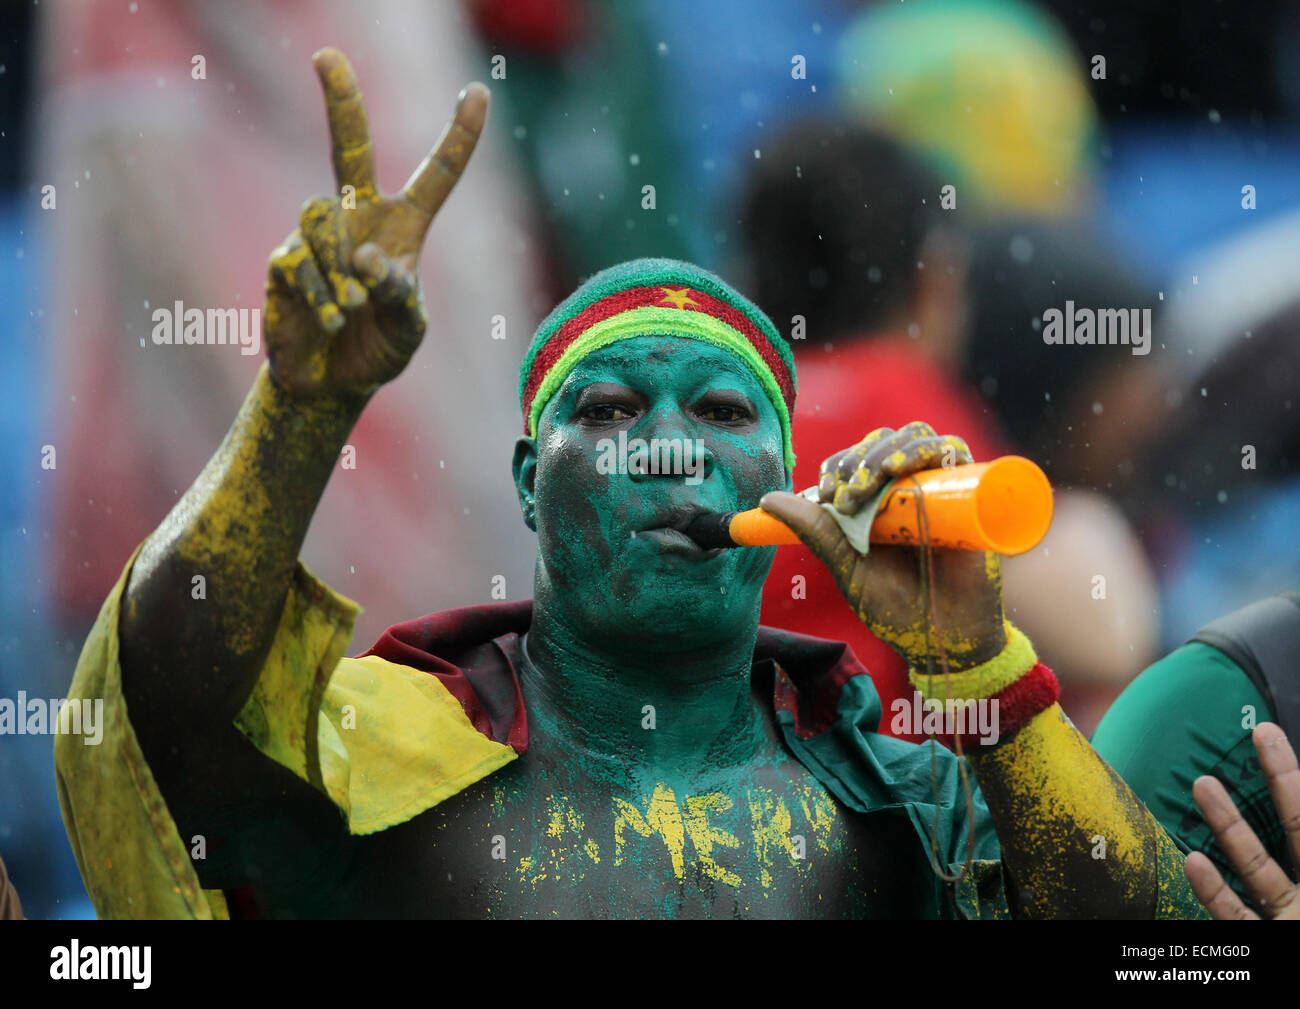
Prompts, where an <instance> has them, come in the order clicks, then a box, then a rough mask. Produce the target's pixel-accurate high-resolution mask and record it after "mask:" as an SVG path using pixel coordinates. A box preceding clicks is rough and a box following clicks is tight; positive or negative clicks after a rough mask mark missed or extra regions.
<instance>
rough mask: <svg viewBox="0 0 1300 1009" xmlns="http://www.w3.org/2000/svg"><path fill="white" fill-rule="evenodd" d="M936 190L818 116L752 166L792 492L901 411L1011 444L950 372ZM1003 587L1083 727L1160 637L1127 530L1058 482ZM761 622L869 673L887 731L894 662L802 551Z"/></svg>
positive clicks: (792, 555)
mask: <svg viewBox="0 0 1300 1009" xmlns="http://www.w3.org/2000/svg"><path fill="white" fill-rule="evenodd" d="M938 193H939V184H938V182H937V180H936V178H935V177H934V176H933V175H931V174H930V173H929V172H928V171H926V170H925V169H924V168H923V167H922V166H921V165H919V164H917V163H916V162H915V160H914V159H913V158H912V157H911V156H909V155H908V154H907V153H906V152H904V151H903V150H902V149H900V148H899V147H898V146H897V145H896V144H894V143H892V142H891V141H889V140H887V139H885V138H884V137H882V136H881V135H879V134H877V133H873V132H871V131H868V130H864V129H862V128H861V127H849V126H844V125H836V124H831V123H812V124H805V125H803V126H800V127H795V128H793V129H792V130H790V131H789V132H788V133H787V134H786V135H785V136H783V137H782V138H781V139H779V140H778V141H777V142H776V143H775V144H773V145H770V150H769V153H768V154H767V156H765V157H764V158H763V159H762V161H761V163H760V164H759V165H758V166H757V167H756V169H755V172H754V174H753V177H752V179H751V182H750V185H749V187H748V189H747V191H746V194H745V198H744V203H743V210H742V222H743V226H744V231H745V234H746V235H747V236H748V238H749V242H750V248H751V249H752V255H753V271H754V276H755V278H756V280H755V283H754V287H753V290H754V294H755V296H756V298H757V300H758V302H759V304H760V305H762V306H763V307H764V309H765V310H767V311H768V312H769V313H771V314H772V316H773V318H774V319H775V320H776V323H777V325H778V326H779V327H781V328H784V329H787V331H788V332H790V333H791V334H792V337H793V338H794V339H795V340H796V342H795V344H794V345H795V347H796V348H797V349H796V351H795V357H796V363H797V366H798V370H799V398H798V401H797V405H796V412H795V418H794V437H795V451H796V452H797V453H798V455H799V461H798V463H797V466H796V471H795V476H794V483H795V487H796V489H801V488H803V487H806V486H809V485H811V484H814V483H816V479H817V474H818V468H819V466H820V463H821V461H822V460H823V459H824V458H825V457H826V456H829V455H830V454H832V453H833V452H835V451H837V450H839V449H842V448H845V447H847V446H849V445H851V444H853V443H854V442H856V441H857V440H858V439H860V438H861V437H862V436H863V435H865V434H866V433H867V432H869V431H871V430H873V429H874V428H877V427H882V426H889V427H894V428H897V427H901V426H902V425H903V424H905V423H907V422H909V421H912V420H918V419H921V420H925V421H927V422H928V423H930V424H932V425H933V426H934V427H935V428H936V430H938V431H940V432H941V433H944V434H956V435H959V436H961V437H963V438H964V439H965V440H966V441H967V443H968V444H969V445H970V447H971V450H972V453H973V455H974V456H975V458H976V459H977V460H986V459H990V458H993V457H995V456H998V455H1001V454H1004V453H1005V452H1007V451H1008V443H1007V442H1006V441H1005V439H1004V437H1003V436H1002V434H1001V432H1000V431H999V428H998V425H997V423H996V421H995V420H994V419H993V417H992V415H991V414H990V412H989V408H988V407H987V406H984V405H982V404H981V403H980V401H979V399H978V397H977V396H975V395H974V393H973V391H972V390H971V389H970V388H969V387H968V386H966V385H965V384H964V383H963V381H962V379H961V362H962V360H963V359H964V357H965V355H966V353H967V348H966V339H967V333H968V312H969V303H970V295H969V294H968V285H967V281H966V270H967V262H968V257H967V254H966V239H965V236H964V235H962V234H961V232H960V231H959V230H958V228H957V225H956V223H955V222H956V221H958V220H960V218H959V216H958V215H957V214H955V213H952V212H946V211H943V210H941V209H939V206H938ZM977 297H978V295H977ZM800 318H802V320H803V322H802V325H803V326H805V327H806V335H805V340H806V342H805V343H800V342H798V340H799V336H798V333H799V329H798V328H797V327H798V326H799V325H800V321H799V320H800ZM1026 321H1028V320H1026ZM1025 331H1026V332H1030V331H1029V328H1028V326H1026V327H1025ZM1053 349H1056V348H1053ZM1093 349H1094V350H1095V349H1096V348H1093ZM1009 350H1010V352H1013V353H1014V352H1015V351H1014V350H1013V349H1010V348H1009ZM1098 572H1105V574H1106V576H1107V577H1108V578H1109V579H1111V580H1112V581H1113V584H1114V587H1113V588H1111V589H1110V590H1109V591H1108V592H1107V594H1106V597H1105V598H1104V599H1100V600H1099V599H1097V598H1096V596H1095V595H1094V594H1091V593H1090V589H1091V588H1092V587H1093V586H1094V583H1093V581H1092V579H1093V577H1094V575H1095V574H1096V573H1098ZM1005 581H1006V601H1007V607H1008V615H1009V616H1011V618H1012V619H1014V620H1016V621H1017V622H1018V623H1019V624H1020V625H1021V626H1022V627H1024V629H1025V630H1026V632H1027V633H1028V634H1029V635H1030V636H1031V637H1032V638H1034V639H1035V640H1036V641H1038V643H1039V647H1040V648H1041V650H1042V653H1043V654H1044V655H1047V656H1051V660H1052V661H1053V662H1054V663H1055V664H1056V666H1057V668H1058V671H1059V672H1060V675H1061V677H1062V681H1063V697H1064V700H1065V704H1066V706H1067V710H1069V711H1070V712H1071V714H1072V717H1075V718H1076V721H1078V722H1079V723H1080V724H1081V725H1084V726H1085V727H1086V728H1088V729H1090V728H1091V725H1092V724H1095V721H1096V719H1097V718H1099V717H1100V713H1101V711H1102V710H1104V706H1105V704H1106V703H1108V702H1109V700H1110V698H1111V697H1113V696H1114V694H1115V693H1116V692H1117V691H1118V689H1119V687H1120V686H1122V684H1123V683H1124V682H1126V681H1127V679H1128V678H1129V677H1130V676H1131V675H1132V673H1133V672H1135V671H1136V669H1137V668H1138V667H1139V665H1138V664H1140V663H1143V662H1145V661H1146V660H1147V659H1148V657H1149V654H1150V651H1151V649H1152V648H1153V647H1154V643H1155V641H1154V638H1155V634H1154V613H1155V609H1156V600H1155V594H1154V582H1153V579H1152V578H1151V576H1150V574H1149V573H1148V571H1147V567H1146V562H1145V559H1144V557H1143V555H1142V551H1141V549H1140V547H1139V545H1138V544H1137V541H1136V540H1135V539H1134V537H1133V535H1132V533H1131V531H1130V530H1129V528H1128V525H1127V523H1126V522H1125V520H1124V519H1123V517H1122V516H1121V515H1120V514H1119V513H1118V511H1117V510H1116V509H1115V508H1114V507H1113V506H1112V505H1110V504H1109V503H1108V502H1106V501H1105V500H1104V499H1102V498H1100V497H1098V496H1096V495H1088V494H1084V493H1076V492H1069V491H1066V490H1064V489H1061V490H1060V491H1058V495H1057V514H1056V518H1055V522H1054V526H1053V530H1052V532H1051V533H1050V534H1049V537H1048V539H1047V540H1046V541H1045V542H1044V544H1043V546H1040V547H1039V548H1037V549H1036V550H1035V551H1033V552H1031V553H1030V554H1028V555H1025V556H1023V557H1020V558H1014V559H1009V560H1008V561H1007V562H1006V564H1005ZM763 619H764V621H765V622H767V623H771V624H775V625H777V626H782V627H788V628H790V629H792V630H797V631H800V632H802V633H807V634H815V635H818V636H822V637H829V638H836V639H841V640H845V641H848V642H849V643H850V645H851V646H852V647H853V649H854V651H855V652H856V653H857V655H858V656H859V658H861V659H862V660H863V662H864V664H865V665H866V666H867V668H868V669H869V670H870V671H871V673H872V676H873V679H874V680H875V682H876V685H877V690H878V692H879V693H880V695H881V700H882V703H883V704H884V707H885V712H886V716H887V717H886V719H885V722H883V723H882V726H883V727H884V728H885V729H888V714H889V711H890V704H891V702H892V701H893V700H894V699H895V698H897V697H910V696H911V687H910V685H909V684H908V683H907V681H906V670H905V669H904V668H903V666H902V663H901V661H900V660H899V659H898V658H897V657H896V656H895V655H894V653H893V652H892V650H890V649H888V648H887V647H886V646H884V645H883V644H882V643H881V642H879V641H878V640H876V639H875V638H874V637H873V636H872V635H871V634H870V633H869V632H868V631H867V630H866V629H865V628H864V627H863V626H862V625H861V624H860V623H859V622H858V621H857V620H856V618H855V617H854V616H853V614H852V613H851V612H849V611H848V610H847V609H846V608H845V607H844V606H843V605H842V604H841V603H840V600H839V597H838V594H837V590H836V589H835V587H834V584H833V582H832V581H831V579H830V578H829V576H828V575H827V574H826V572H825V571H824V569H822V568H821V566H820V565H818V564H817V563H816V562H815V561H814V560H813V559H812V557H811V555H810V554H809V553H808V552H807V551H806V550H804V549H803V548H799V547H786V548H783V549H782V550H780V551H778V552H777V560H776V562H775V564H774V566H773V569H772V574H771V575H770V576H769V578H768V583H767V589H766V591H765V594H764V608H763Z"/></svg>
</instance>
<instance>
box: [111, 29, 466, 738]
mask: <svg viewBox="0 0 1300 1009" xmlns="http://www.w3.org/2000/svg"><path fill="white" fill-rule="evenodd" d="M314 63H315V67H316V72H317V74H318V76H319V77H320V81H321V86H322V88H323V89H324V92H325V103H326V109H327V112H328V117H329V128H330V136H331V141H332V144H333V160H334V174H335V178H336V181H337V182H338V187H339V193H338V195H336V196H334V197H332V198H326V197H318V198H316V199H313V200H310V201H308V202H307V203H306V204H305V205H304V207H303V210H302V215H301V219H300V221H299V226H298V228H297V229H295V230H294V231H293V233H292V234H291V235H289V237H288V238H287V239H286V240H285V242H284V243H283V244H282V245H281V246H280V247H279V248H277V249H276V250H275V251H274V252H273V253H272V254H271V259H270V264H269V268H268V278H267V291H266V306H265V311H264V314H263V328H264V336H265V342H266V346H267V352H268V358H269V360H268V362H267V364H265V365H264V366H263V367H262V370H261V371H260V372H259V374H258V377H257V380H256V382H255V383H254V385H253V388H252V390H251V391H250V392H249V394H248V397H247V399H246V400H245V401H244V405H243V407H242V408H241V409H240V411H239V415H238V416H237V417H236V418H235V422H234V424H233V425H232V427H231V429H230V431H229V432H228V433H227V435H226V437H225V440H224V441H223V442H222V444H221V447H220V448H219V449H218V450H217V452H216V454H215V455H214V456H213V457H212V459H211V460H210V461H209V462H208V464H207V466H205V467H204V469H203V472H202V473H201V474H200V475H199V477H198V479H197V480H196V481H195V482H194V484H193V485H192V486H191V487H190V488H189V490H188V491H187V492H186V493H185V495H184V497H182V498H181V500H180V501H179V502H178V503H177V505H176V507H174V508H173V509H172V511H171V513H170V514H169V515H168V516H167V518H166V519H165V520H164V521H163V523H162V525H161V526H159V527H158V529H157V530H156V531H155V532H154V533H153V535H151V536H150V537H149V539H148V541H147V542H146V543H145V545H144V546H143V548H142V549H141V552H140V554H139V556H138V558H137V559H136V562H135V565H134V567H133V569H132V572H131V577H130V581H129V583H128V585H127V590H126V596H125V599H124V604H123V607H122V616H121V621H120V625H119V637H120V642H121V646H120V648H121V651H120V654H121V663H122V677H123V690H124V693H125V696H126V699H127V703H128V708H129V710H130V712H131V720H132V723H133V724H134V725H135V727H136V729H137V732H139V733H140V735H141V738H142V741H145V742H146V749H147V750H148V749H149V748H150V747H149V743H148V740H149V739H153V740H154V741H155V743H157V742H160V741H162V740H170V736H171V734H173V733H176V735H177V739H176V740H175V741H174V742H183V738H184V737H183V736H181V735H180V734H181V733H184V734H185V735H190V734H193V733H194V732H195V731H196V730H198V731H200V732H201V731H202V730H203V729H204V728H213V729H215V728H217V727H226V726H229V725H230V722H231V720H232V719H233V718H234V716H235V715H236V714H238V712H239V711H240V709H241V707H242V706H243V704H244V702H245V700H246V699H247V697H248V695H249V693H250V692H251V690H252V688H253V686H254V684H255V682H256V679H257V675H258V672H259V670H260V668H261V666H262V664H263V662H264V661H265V658H266V655H267V651H268V649H269V647H270V644H271V641H272V639H273V637H274V633H275V629H276V626H277V622H278V619H279V616H280V611H281V609H282V607H283V604H284V600H285V598H286V594H287V592H288V588H289V584H290V580H291V578H292V576H293V572H294V569H295V566H296V562H297V557H298V551H299V549H300V547H301V545H302V541H303V537H304V536H305V535H306V532H307V526H308V523H309V522H310V521H311V516H312V513H313V512H314V511H315V509H316V505H317V503H318V502H319V500H320V497H321V494H322V492H323V491H324V489H325V484H326V482H327V481H328V479H329V475H330V472H331V470H332V469H333V466H334V463H335V461H336V460H337V458H338V455H339V452H340V450H341V448H342V446H343V444H344V442H345V440H346V438H347V435H348V433H349V431H351V429H352V427H353V425H354V424H355V423H356V421H357V418H358V417H359V416H360V414H361V411H362V409H363V407H364V406H365V404H366V403H367V402H368V400H369V398H370V396H371V395H372V394H373V393H374V391H375V390H376V389H378V388H379V386H380V385H382V384H383V383H385V382H388V381H390V380H392V379H393V378H395V377H396V376H397V375H398V374H399V373H400V372H401V371H402V369H403V368H404V367H405V366H406V364H407V362H408V361H409V360H410V358H411V355H412V354H413V353H414V352H415V350H416V348H417V347H418V346H419V344H420V340H421V339H422V337H423V334H424V330H425V314H424V307H423V304H422V301H421V297H420V291H419V283H418V280H417V259H418V256H419V252H420V247H421V245H422V244H423V241H424V236H425V233H426V232H427V230H428V228H429V225H430V223H431V222H432V220H433V217H434V215H435V213H436V212H437V211H438V209H439V207H440V206H441V205H442V203H443V201H444V200H445V199H446V198H447V195H448V193H450V191H451V189H452V187H453V186H454V185H455V184H456V181H457V180H458V179H459V177H460V175H461V173H462V171H463V170H464V168H465V165H466V162H467V161H468V160H469V157H470V154H471V153H472V152H473V150H474V146H475V143H476V142H477V140H478V137H479V134H480V132H481V131H482V128H483V123H484V120H485V118H486V114H487V106H488V94H487V89H486V88H484V87H483V86H482V85H481V84H471V85H470V86H469V87H467V88H466V89H465V90H464V91H463V92H462V93H461V96H460V100H459V102H458V104H457V107H456V112H455V116H454V118H453V119H452V121H451V122H450V123H449V124H448V126H447V128H446V130H445V131H444V132H443V135H442V137H441V138H440V140H439V142H438V144H437V145H436V147H435V148H434V150H433V151H432V152H431V153H430V154H429V156H428V157H427V158H426V159H425V160H424V162H423V163H422V164H421V165H420V166H419V167H418V168H417V169H416V170H415V172H414V174H413V175H412V176H411V178H410V180H409V181H408V182H407V184H406V186H405V187H403V189H402V190H401V192H399V193H398V194H397V195H395V196H383V195H382V194H381V193H380V192H379V190H378V188H377V186H376V183H375V171H374V158H373V153H372V150H371V144H370V135H369V129H368V126H367V123H366V114H365V109H364V107H363V105H362V100H361V93H360V91H359V90H358V88H357V83H356V79H355V77H354V75H353V73H352V68H351V67H350V66H349V65H348V62H347V60H346V59H345V58H344V56H343V54H342V53H340V52H338V51H337V50H334V49H324V50H321V51H320V52H318V53H317V54H316V55H315V57H314ZM200 577H201V578H202V579H203V585H204V591H203V592H202V593H201V594H202V596H203V598H201V599H197V598H194V596H195V595H198V594H199V593H195V592H194V587H195V586H196V585H198V584H199V583H198V582H197V581H196V579H198V578H200ZM173 726H175V727H176V729H175V730H173V729H172V728H170V727H173Z"/></svg>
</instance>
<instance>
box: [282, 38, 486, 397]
mask: <svg viewBox="0 0 1300 1009" xmlns="http://www.w3.org/2000/svg"><path fill="white" fill-rule="evenodd" d="M312 62H313V63H314V64H315V67H316V73H317V76H318V77H319V78H320V82H321V87H322V88H323V89H324V91H325V108H326V111H327V112H328V115H329V126H330V139H331V142H332V144H333V154H334V177H335V180H336V181H337V183H338V187H339V195H336V196H335V197H333V198H326V197H323V196H321V197H317V198H315V199H312V200H308V201H307V203H306V204H304V205H303V209H302V216H301V218H300V220H299V224H298V228H297V229H295V230H294V232H293V233H292V234H291V235H290V236H289V237H288V238H287V239H285V241H284V243H283V244H282V245H280V246H279V247H278V248H277V249H276V250H275V251H274V252H272V253H271V260H270V264H269V267H268V276H267V286H266V311H265V316H264V319H263V328H264V331H265V338H266V346H267V356H268V357H269V359H270V367H271V374H272V376H273V377H274V379H275V381H276V383H277V384H278V385H279V386H280V388H282V389H283V390H285V392H286V393H288V395H290V396H291V397H293V398H295V399H311V398H315V397H318V396H323V395H341V396H366V395H369V394H370V393H371V392H373V391H374V390H375V389H376V388H378V387H379V386H380V385H382V384H383V383H385V382H388V381H390V380H391V379H393V378H396V377H397V375H398V374H400V373H401V371H402V369H403V368H405V367H406V364H407V362H408V361H409V360H410V359H411V355H412V354H414V353H415V350H416V348H417V347H419V345H420V340H421V338H422V337H423V336H424V329H425V314H424V306H423V304H422V301H421V297H420V285H419V279H418V275H417V268H416V263H417V260H418V258H419V254H420V247H421V246H422V245H423V243H424V236H425V234H426V233H427V232H428V230H429V225H430V223H432V221H433V217H434V215H435V214H436V213H437V212H438V209H439V208H440V207H441V206H442V204H443V201H444V200H446V199H447V195H448V194H449V193H450V192H451V190H452V187H453V186H455V185H456V182H457V180H458V179H459V178H460V176H461V173H462V172H463V171H464V170H465V165H466V163H467V162H468V161H469V157H470V155H471V154H472V153H473V152H474V146H475V144H476V143H477V142H478V138H479V134H480V133H481V132H482V130H483V123H484V121H485V120H486V118H487V108H488V90H487V88H485V87H484V86H483V85H482V84H478V83H474V84H470V85H469V86H468V87H466V88H465V90H464V91H462V92H461V94H460V100H459V102H458V103H457V105H456V111H455V115H454V116H453V117H452V120H451V122H450V123H448V125H447V128H446V129H445V130H444V131H443V134H442V136H441V137H440V138H439V140H438V144H437V146H436V147H434V149H433V151H432V152H430V154H429V155H428V157H426V158H425V159H424V161H423V162H422V163H421V164H420V166H419V167H418V168H416V170H415V172H414V173H413V174H412V175H411V178H410V180H409V181H408V182H407V183H406V185H405V186H404V187H402V190H401V192H399V193H398V194H397V195H395V196H383V195H382V194H381V193H380V192H379V189H378V186H377V185H376V183H375V163H374V153H373V151H372V148H371V145H370V128H369V126H368V125H367V122H366V111H365V107H364V106H363V105H362V102H361V92H360V90H359V89H358V88H357V82H356V77H355V76H354V74H353V72H352V67H351V66H350V65H349V64H348V61H347V58H346V57H345V56H344V55H343V54H342V53H341V52H339V51H338V50H337V49H322V50H320V52H318V53H316V55H315V56H314V57H313V58H312ZM348 187H351V188H350V189H349V188H348Z"/></svg>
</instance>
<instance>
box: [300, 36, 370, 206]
mask: <svg viewBox="0 0 1300 1009" xmlns="http://www.w3.org/2000/svg"><path fill="white" fill-rule="evenodd" d="M311 61H312V64H313V66H315V67H316V76H317V77H319V78H320V85H321V88H322V89H323V90H324V92H325V113H326V115H327V116H328V117H329V123H330V144H331V147H332V151H333V156H334V178H335V180H336V181H337V182H338V186H339V189H340V190H342V189H343V187H344V186H353V187H354V188H355V189H356V191H357V195H358V196H372V195H374V194H375V192H376V190H375V155H374V149H373V148H372V147H371V146H370V124H369V123H368V122H367V120H366V107H365V105H364V104H363V103H362V101H361V89H360V88H358V87H357V78H356V74H354V73H353V72H352V65H351V64H350V63H348V58H347V57H346V56H344V55H343V54H342V53H341V52H339V51H338V50H337V49H334V48H326V49H321V50H320V51H319V52H317V53H316V55H314V56H313V57H312V58H311Z"/></svg>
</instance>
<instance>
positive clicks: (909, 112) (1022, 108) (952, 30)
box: [838, 0, 1096, 215]
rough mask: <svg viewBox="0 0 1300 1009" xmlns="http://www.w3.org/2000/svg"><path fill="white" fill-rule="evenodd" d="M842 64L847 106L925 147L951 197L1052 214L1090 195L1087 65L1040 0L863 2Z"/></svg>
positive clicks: (1092, 142)
mask: <svg viewBox="0 0 1300 1009" xmlns="http://www.w3.org/2000/svg"><path fill="white" fill-rule="evenodd" d="M838 62H839V87H840V92H841V98H842V101H844V103H845V105H846V107H847V108H848V110H849V111H850V113H851V114H852V115H854V116H855V117H856V118H858V119H859V120H861V121H862V122H865V123H867V124H869V125H871V126H873V127H875V128H876V129H878V130H881V131H882V132H884V133H887V134H889V135H891V136H893V137H895V138H897V139H898V140H900V141H901V142H903V143H905V144H907V145H909V146H910V147H911V148H912V149H914V150H915V151H917V152H919V153H920V154H921V155H922V156H924V157H925V158H926V159H927V160H928V161H929V162H930V164H931V167H932V168H934V170H935V171H936V172H938V174H939V176H940V178H941V179H942V181H943V182H944V183H951V184H953V185H955V186H956V187H957V198H958V201H959V205H961V206H966V207H971V208H979V209H982V210H987V211H990V212H992V211H997V210H1004V209H1011V210H1017V209H1018V210H1032V211H1034V212H1036V213H1045V214H1053V215H1055V214H1068V213H1071V212H1073V211H1075V210H1077V209H1078V208H1079V207H1081V206H1086V205H1087V204H1088V203H1089V202H1090V200H1091V177H1092V170H1093V162H1094V158H1095V154H1096V111H1095V109H1094V106H1093V102H1092V98H1091V96H1090V95H1089V91H1088V87H1087V80H1088V78H1087V72H1088V71H1087V64H1085V63H1084V62H1083V58H1082V56H1081V55H1080V54H1079V52H1078V51H1077V50H1076V49H1075V48H1074V46H1073V45H1072V44H1071V42H1070V39H1069V36H1067V35H1066V33H1065V32H1064V31H1063V30H1062V29H1061V27H1060V26H1059V25H1058V24H1057V23H1056V22H1055V20H1054V19H1053V18H1052V17H1051V16H1050V15H1048V14H1046V13H1044V12H1043V11H1042V10H1040V9H1038V8H1037V7H1036V6H1034V5H1031V4H1028V3H1023V2H1020V0H931V2H928V3H924V4H871V5H868V6H866V8H865V9H864V11H863V13H862V14H861V16H860V17H859V18H858V19H857V20H856V21H855V22H854V23H853V24H852V25H851V26H850V27H849V28H848V29H847V30H846V31H845V33H844V36H843V39H842V41H841V44H840V50H839V61H838Z"/></svg>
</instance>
